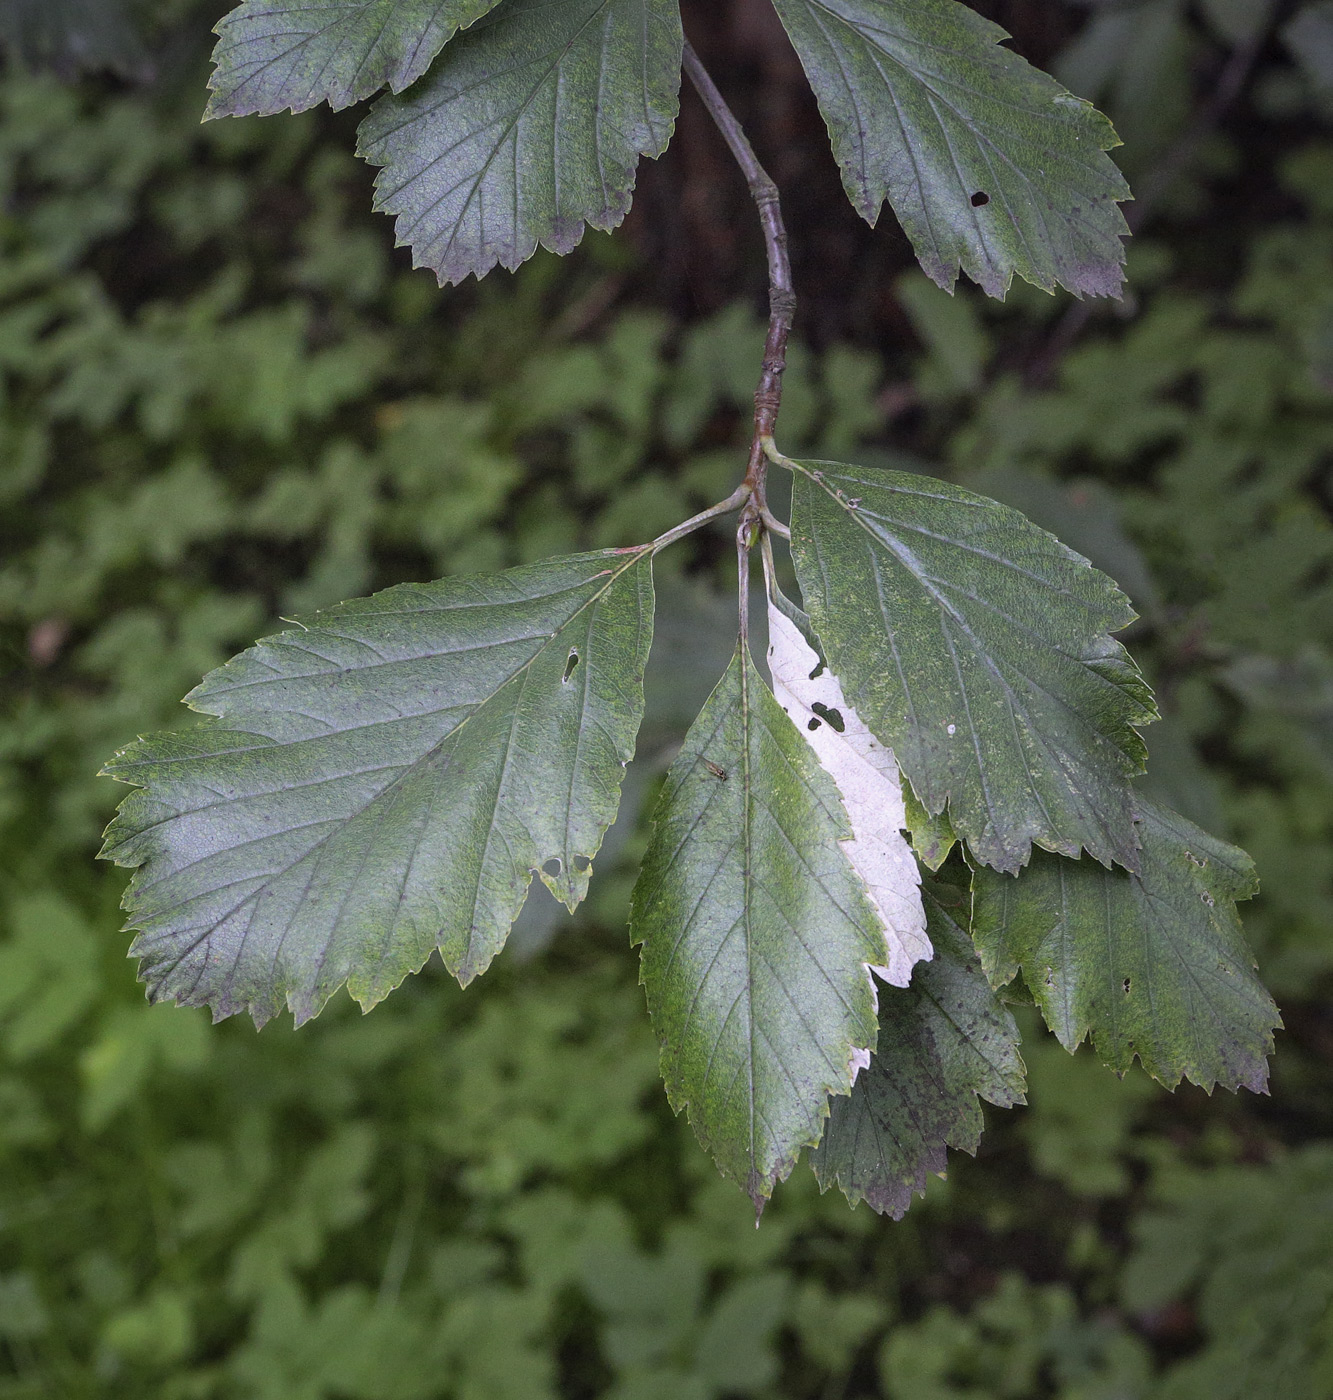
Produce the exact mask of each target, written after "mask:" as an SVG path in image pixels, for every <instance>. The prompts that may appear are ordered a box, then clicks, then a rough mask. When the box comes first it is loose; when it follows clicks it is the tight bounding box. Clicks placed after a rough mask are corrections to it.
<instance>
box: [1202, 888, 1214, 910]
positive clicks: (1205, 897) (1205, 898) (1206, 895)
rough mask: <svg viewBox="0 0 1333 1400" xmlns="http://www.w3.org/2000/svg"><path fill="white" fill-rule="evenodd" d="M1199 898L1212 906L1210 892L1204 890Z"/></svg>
mask: <svg viewBox="0 0 1333 1400" xmlns="http://www.w3.org/2000/svg"><path fill="white" fill-rule="evenodd" d="M1199 898H1200V899H1201V900H1203V902H1204V903H1205V904H1206V905H1207V906H1208V907H1209V908H1210V909H1211V908H1212V907H1213V897H1212V895H1210V894H1209V893H1208V891H1207V890H1204V892H1203V893H1202V894H1201V895H1200V896H1199Z"/></svg>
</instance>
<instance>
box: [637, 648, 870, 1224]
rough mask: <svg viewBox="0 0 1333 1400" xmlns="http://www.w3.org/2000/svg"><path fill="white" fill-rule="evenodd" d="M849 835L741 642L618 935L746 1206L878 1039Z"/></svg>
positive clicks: (679, 767) (674, 1066)
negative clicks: (622, 934)
mask: <svg viewBox="0 0 1333 1400" xmlns="http://www.w3.org/2000/svg"><path fill="white" fill-rule="evenodd" d="M719 774H721V775H724V776H719ZM848 834H849V827H848V824H847V818H846V814H845V813H844V812H843V810H842V804H841V802H840V801H839V799H838V794H837V790H836V788H835V787H834V785H833V782H832V779H830V778H829V777H828V775H827V774H826V773H825V772H824V771H823V769H822V768H820V766H819V764H818V762H817V760H816V759H815V756H814V754H813V752H812V751H811V750H810V748H809V746H808V745H807V744H806V743H805V740H804V739H803V738H802V737H801V736H800V734H799V733H798V732H797V731H796V729H795V727H794V726H793V725H792V723H791V721H790V720H789V719H788V718H787V716H786V715H785V714H784V713H783V711H782V709H781V708H780V707H779V706H778V703H777V701H776V700H775V699H774V698H773V696H772V694H771V693H770V692H769V691H768V688H767V687H766V686H765V685H764V683H763V681H762V680H761V679H760V677H759V673H758V671H757V670H756V669H755V666H754V662H753V661H752V660H751V659H750V656H749V653H748V651H745V650H743V649H738V651H737V654H736V656H735V657H734V658H733V660H732V662H731V665H730V666H729V667H728V668H727V672H726V674H725V675H724V676H723V678H722V680H721V681H720V682H719V683H718V686H717V688H716V689H715V690H714V692H713V694H712V696H711V697H710V698H709V700H708V703H707V704H706V705H705V706H704V708H703V710H702V711H701V712H700V715H699V718H698V719H697V720H696V721H695V724H694V726H693V727H692V728H691V730H690V733H689V734H688V735H687V737H686V740H685V744H684V746H683V747H682V749H681V753H680V756H679V757H678V758H677V759H676V762H675V763H674V764H673V765H672V768H671V772H670V773H669V774H668V777H667V783H666V787H665V788H664V789H663V793H662V796H661V799H660V800H659V803H658V807H657V811H656V813H655V816H654V832H653V837H652V840H651V842H650V844H649V849H648V853H647V855H646V856H645V858H644V863H643V869H642V871H641V873H640V876H639V879H638V882H637V883H636V885H635V888H634V895H633V900H632V905H631V915H630V928H631V938H632V941H633V943H635V944H636V945H638V946H640V949H641V974H640V980H641V982H642V983H643V986H644V988H645V991H646V994H647V999H648V1010H649V1014H650V1016H651V1017H652V1021H653V1025H654V1028H655V1029H656V1031H657V1034H658V1038H659V1040H660V1041H661V1043H662V1047H663V1048H662V1074H663V1078H664V1079H665V1080H666V1085H667V1093H668V1097H669V1098H670V1101H671V1104H672V1107H673V1108H674V1109H675V1110H676V1111H677V1112H679V1111H680V1110H681V1109H682V1108H688V1112H689V1117H690V1122H691V1124H692V1126H693V1127H694V1130H695V1132H696V1134H697V1135H698V1137H699V1139H700V1141H701V1142H702V1143H703V1145H704V1147H705V1148H706V1149H707V1150H708V1151H710V1152H711V1153H712V1154H713V1156H714V1158H715V1159H716V1161H717V1163H718V1165H719V1167H720V1168H721V1170H722V1171H723V1173H724V1175H726V1176H729V1177H731V1178H732V1179H733V1180H735V1181H738V1182H739V1183H740V1184H741V1185H742V1186H743V1187H744V1188H745V1190H746V1191H747V1192H748V1193H749V1195H750V1197H751V1199H752V1200H754V1202H755V1204H756V1207H759V1206H761V1205H762V1202H763V1200H764V1199H765V1198H766V1197H767V1196H768V1195H769V1193H770V1192H771V1191H772V1188H773V1186H774V1184H775V1183H776V1182H777V1181H779V1180H781V1179H782V1178H783V1177H785V1176H786V1175H787V1173H788V1172H789V1171H790V1170H791V1168H792V1166H793V1165H794V1163H795V1160H796V1156H797V1154H798V1153H799V1151H800V1149H801V1148H802V1147H803V1146H806V1145H808V1144H811V1143H813V1142H815V1141H817V1140H818V1138H819V1135H820V1132H821V1130H822V1125H823V1121H824V1118H825V1115H826V1113H827V1104H828V1096H829V1095H830V1094H831V1093H832V1094H838V1093H843V1094H845V1093H846V1092H847V1091H848V1090H849V1089H850V1087H851V1083H852V1076H853V1064H854V1061H855V1058H856V1056H857V1053H858V1052H864V1051H865V1050H866V1049H867V1048H869V1046H870V1045H872V1044H873V1041H874V1035H875V1017H874V992H873V989H872V985H871V980H870V974H869V971H868V968H869V966H870V965H871V964H873V963H874V962H875V960H876V958H877V957H878V956H882V951H883V937H884V935H883V932H882V930H881V929H880V927H879V923H878V920H877V918H876V915H875V912H874V909H873V907H872V906H871V904H870V902H869V899H868V897H867V895H866V893H865V890H864V887H863V886H862V884H861V882H860V880H859V879H858V878H857V877H856V875H855V874H854V872H853V871H852V869H851V867H850V865H849V864H848V863H847V859H846V857H845V855H844V854H843V851H842V849H841V845H840V842H841V840H842V839H843V838H844V837H845V836H847V835H848ZM738 934H739V937H738V936H737V935H738ZM738 1015H739V1019H734V1018H737V1016H738ZM742 1023H743V1024H742ZM742 1030H743V1031H744V1034H741V1031H742Z"/></svg>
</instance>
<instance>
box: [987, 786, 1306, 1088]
mask: <svg viewBox="0 0 1333 1400" xmlns="http://www.w3.org/2000/svg"><path fill="white" fill-rule="evenodd" d="M1138 810H1139V826H1140V832H1141V837H1142V843H1143V844H1142V867H1141V870H1140V872H1139V873H1138V874H1137V875H1135V874H1132V873H1130V872H1129V871H1127V870H1105V869H1103V868H1102V867H1101V866H1100V865H1097V864H1096V863H1095V862H1093V861H1090V860H1087V859H1083V860H1079V861H1068V860H1063V859H1061V858H1060V857H1058V856H1048V855H1038V856H1036V857H1035V858H1034V859H1033V861H1032V864H1031V865H1030V866H1029V867H1028V869H1026V870H1024V871H1023V872H1022V873H1021V874H1020V875H1019V876H1018V878H1017V879H1013V878H1010V877H1009V876H1006V875H998V874H995V873H994V872H992V871H987V870H978V871H977V872H976V876H975V884H974V889H975V904H974V910H973V923H972V933H973V937H974V938H975V940H976V943H977V947H978V949H979V950H980V953H981V959H982V963H983V965H984V967H985V969H986V973H987V975H988V976H989V978H990V980H991V983H992V985H995V986H1000V985H1002V984H1004V983H1006V982H1008V981H1009V980H1010V979H1011V978H1013V977H1014V975H1015V974H1016V973H1017V972H1018V971H1020V970H1021V971H1022V973H1023V980H1024V982H1025V983H1026V985H1027V987H1028V989H1029V990H1030V991H1031V993H1032V996H1033V998H1034V1000H1035V1001H1036V1003H1037V1005H1038V1006H1039V1007H1040V1008H1041V1010H1042V1014H1043V1015H1044V1016H1045V1018H1046V1023H1047V1025H1049V1026H1050V1028H1051V1029H1052V1030H1053V1031H1054V1032H1055V1034H1056V1036H1057V1037H1058V1038H1059V1040H1060V1043H1061V1044H1062V1045H1063V1046H1064V1047H1065V1048H1066V1049H1067V1050H1071V1051H1072V1050H1074V1049H1075V1048H1076V1047H1077V1046H1078V1045H1079V1044H1080V1043H1081V1042H1082V1041H1083V1040H1084V1038H1085V1037H1091V1040H1092V1044H1093V1048H1094V1049H1095V1051H1096V1053H1097V1054H1098V1055H1100V1056H1101V1058H1102V1059H1103V1060H1104V1061H1105V1062H1106V1063H1107V1064H1108V1065H1109V1066H1110V1067H1111V1068H1112V1069H1114V1070H1116V1071H1117V1072H1118V1073H1124V1072H1125V1071H1126V1070H1128V1069H1129V1068H1130V1067H1131V1066H1132V1065H1133V1063H1134V1059H1135V1057H1136V1056H1137V1058H1138V1059H1139V1060H1140V1062H1141V1063H1142V1065H1143V1067H1144V1069H1146V1070H1147V1071H1148V1073H1149V1074H1151V1075H1152V1076H1153V1077H1154V1078H1156V1079H1159V1080H1161V1081H1162V1083H1164V1084H1166V1085H1167V1086H1168V1087H1174V1086H1175V1085H1176V1084H1178V1083H1179V1082H1180V1080H1181V1079H1182V1078H1185V1079H1189V1080H1191V1081H1192V1082H1193V1083H1195V1084H1199V1085H1202V1086H1203V1087H1204V1088H1205V1089H1211V1088H1212V1086H1213V1085H1214V1084H1220V1085H1222V1086H1223V1087H1224V1088H1228V1089H1234V1088H1236V1087H1237V1086H1239V1085H1242V1084H1243V1085H1245V1087H1246V1088H1249V1089H1253V1090H1255V1091H1256V1092H1263V1091H1264V1089H1265V1086H1266V1084H1267V1080H1268V1066H1267V1057H1268V1055H1269V1053H1270V1052H1271V1051H1272V1048H1273V1031H1274V1029H1275V1028H1276V1027H1277V1026H1279V1025H1280V1024H1281V1021H1280V1018H1279V1016H1278V1012H1277V1008H1276V1007H1275V1006H1274V1005H1273V1001H1272V998H1271V997H1270V996H1269V995H1268V992H1267V991H1266V990H1265V988H1264V986H1263V984H1262V983H1261V982H1260V981H1259V979H1258V977H1257V976H1256V975H1255V973H1254V958H1253V955H1252V954H1251V953H1250V950H1249V948H1248V947H1247V946H1246V943H1245V937H1244V934H1243V933H1242V931H1241V926H1240V919H1239V917H1238V915H1237V912H1236V901H1237V900H1239V899H1248V898H1250V896H1252V895H1253V894H1254V893H1255V891H1256V889H1257V888H1258V884H1257V881H1256V879H1255V874H1254V865H1253V863H1252V862H1251V860H1250V858H1249V857H1248V856H1247V855H1246V854H1245V852H1244V851H1241V850H1238V849H1237V848H1236V847H1234V846H1229V845H1227V844H1226V843H1225V842H1222V841H1218V840H1216V839H1215V838H1214V837H1212V836H1209V835H1208V834H1207V833H1206V832H1203V831H1200V830H1199V828H1198V827H1196V826H1194V825H1193V823H1191V822H1188V821H1186V820H1185V818H1184V817H1181V816H1179V815H1178V814H1177V813H1175V812H1172V811H1169V810H1168V809H1166V808H1163V807H1157V806H1154V805H1152V804H1150V803H1147V802H1142V801H1141V802H1140V803H1139V808H1138Z"/></svg>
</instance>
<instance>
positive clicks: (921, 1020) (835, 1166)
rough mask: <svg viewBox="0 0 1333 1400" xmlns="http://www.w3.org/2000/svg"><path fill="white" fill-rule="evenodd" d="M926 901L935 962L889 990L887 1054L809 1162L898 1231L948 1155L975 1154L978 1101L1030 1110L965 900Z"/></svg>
mask: <svg viewBox="0 0 1333 1400" xmlns="http://www.w3.org/2000/svg"><path fill="white" fill-rule="evenodd" d="M924 895H925V902H926V916H927V920H928V922H927V929H928V931H929V933H930V939H931V942H932V943H933V944H934V945H935V957H934V959H933V961H931V962H928V963H918V964H917V966H916V967H915V968H914V969H913V973H912V984H911V986H910V987H906V988H898V987H881V988H880V992H879V1046H878V1048H877V1049H876V1051H875V1054H874V1056H873V1057H872V1059H871V1061H870V1065H869V1067H868V1068H867V1069H863V1070H862V1071H861V1073H860V1074H859V1075H858V1076H857V1079H856V1084H855V1086H854V1087H853V1089H852V1092H851V1097H850V1098H846V1099H842V1098H839V1099H834V1100H833V1103H832V1107H831V1110H830V1113H829V1120H828V1126H827V1127H826V1128H825V1130H824V1137H823V1140H822V1141H821V1142H820V1144H819V1146H818V1148H816V1150H815V1151H814V1153H812V1154H811V1159H810V1164H811V1166H812V1167H813V1168H814V1171H815V1175H816V1176H817V1177H818V1178H819V1184H820V1186H821V1188H822V1189H824V1190H827V1189H828V1188H829V1187H830V1186H832V1185H834V1184H835V1183H836V1184H837V1185H838V1186H840V1187H841V1188H842V1190H843V1191H844V1192H845V1193H846V1195H847V1198H848V1200H850V1201H851V1203H852V1204H853V1205H855V1204H856V1203H857V1201H860V1200H865V1201H868V1202H869V1203H870V1205H871V1206H872V1208H873V1209H875V1210H877V1211H879V1212H881V1213H882V1214H885V1215H892V1216H893V1217H894V1219H895V1220H896V1219H900V1218H901V1217H902V1215H903V1214H904V1212H905V1211H906V1210H907V1207H908V1206H909V1205H910V1204H911V1202H912V1193H913V1192H918V1193H920V1192H923V1191H924V1190H925V1189H926V1177H927V1174H928V1173H931V1172H935V1173H942V1172H943V1171H944V1169H945V1162H946V1152H945V1149H946V1147H955V1148H960V1149H962V1150H963V1151H964V1152H976V1150H977V1144H978V1143H979V1142H980V1141H981V1127H982V1120H981V1106H980V1104H979V1102H978V1098H983V1099H985V1100H986V1101H987V1102H988V1103H993V1104H998V1105H999V1106H1000V1107H1002V1108H1012V1107H1013V1106H1014V1104H1020V1103H1023V1102H1024V1098H1023V1084H1024V1073H1023V1061H1022V1059H1021V1058H1020V1057H1019V1053H1018V1039H1019V1037H1018V1027H1017V1026H1016V1025H1015V1024H1014V1019H1013V1017H1012V1016H1011V1015H1010V1014H1009V1012H1008V1011H1007V1010H1006V1009H1005V1008H1004V1007H1003V1006H1001V1005H1000V1003H999V1002H998V1001H997V1000H996V999H995V994H994V992H992V991H991V989H990V987H989V986H987V984H986V978H985V976H984V974H983V973H982V970H981V965H980V963H979V962H978V961H977V955H976V950H975V949H974V948H973V946H972V942H971V940H970V939H969V938H968V936H967V933H966V931H965V929H964V928H963V927H962V926H961V925H960V922H959V918H960V911H959V910H958V909H957V908H956V907H955V906H956V905H957V903H958V902H959V900H960V899H961V898H962V896H961V895H960V894H959V893H958V892H955V891H952V890H950V889H949V887H947V886H942V885H934V886H932V885H930V884H927V885H926V887H925V890H924ZM962 917H963V918H964V919H965V918H966V915H965V912H964V913H963V914H962Z"/></svg>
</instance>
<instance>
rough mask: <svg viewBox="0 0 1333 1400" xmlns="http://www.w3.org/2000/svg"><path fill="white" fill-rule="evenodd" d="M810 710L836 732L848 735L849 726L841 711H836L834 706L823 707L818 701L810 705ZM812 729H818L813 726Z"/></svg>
mask: <svg viewBox="0 0 1333 1400" xmlns="http://www.w3.org/2000/svg"><path fill="white" fill-rule="evenodd" d="M810 708H811V709H812V710H813V711H814V712H815V714H817V715H818V716H819V717H820V719H822V720H823V721H824V722H825V723H826V724H827V725H829V727H830V728H831V729H833V730H835V731H836V732H837V733H839V734H844V733H846V731H847V725H846V722H845V721H844V720H843V717H842V711H841V710H837V709H834V708H833V707H832V706H829V705H822V704H820V702H819V701H818V700H815V701H813V702H812V703H811V705H810ZM810 728H811V729H814V728H816V726H815V725H813V724H812V725H811V726H810Z"/></svg>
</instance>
